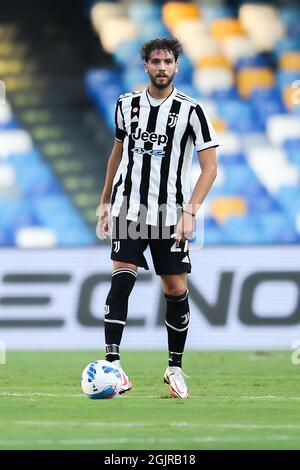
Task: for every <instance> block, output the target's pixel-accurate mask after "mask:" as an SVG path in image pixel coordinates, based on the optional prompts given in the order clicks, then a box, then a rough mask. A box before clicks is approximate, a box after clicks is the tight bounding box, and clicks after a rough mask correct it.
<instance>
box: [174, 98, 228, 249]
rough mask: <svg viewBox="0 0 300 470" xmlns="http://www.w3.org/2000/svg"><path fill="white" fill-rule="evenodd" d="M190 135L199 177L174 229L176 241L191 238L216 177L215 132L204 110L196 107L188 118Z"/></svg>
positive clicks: (216, 139)
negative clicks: (200, 209) (197, 161)
mask: <svg viewBox="0 0 300 470" xmlns="http://www.w3.org/2000/svg"><path fill="white" fill-rule="evenodd" d="M189 124H190V130H191V135H192V138H193V141H194V144H195V147H196V149H197V153H198V158H199V163H200V167H201V175H200V176H199V178H198V181H197V183H196V185H195V187H194V190H193V192H192V195H191V197H190V200H189V202H188V204H187V205H186V206H185V207H184V208H183V211H184V212H183V214H182V217H181V218H180V220H179V221H178V224H177V227H176V241H177V244H178V243H179V241H180V239H182V238H188V237H189V236H193V233H194V231H195V216H196V213H197V211H198V209H199V207H200V205H201V204H202V203H203V201H204V199H205V197H206V195H207V193H208V191H209V190H210V188H211V186H212V184H213V182H214V180H215V178H216V176H217V156H216V147H218V146H219V142H218V138H217V136H216V133H215V130H214V128H213V126H212V123H211V122H210V120H209V118H208V116H207V114H206V113H205V111H204V109H203V108H202V107H201V106H200V105H197V106H196V107H195V108H194V110H193V112H192V113H191V117H190V121H189Z"/></svg>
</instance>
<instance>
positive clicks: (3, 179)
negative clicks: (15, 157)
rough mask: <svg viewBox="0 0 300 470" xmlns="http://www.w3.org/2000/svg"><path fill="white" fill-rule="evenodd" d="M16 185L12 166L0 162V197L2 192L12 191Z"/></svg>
mask: <svg viewBox="0 0 300 470" xmlns="http://www.w3.org/2000/svg"><path fill="white" fill-rule="evenodd" d="M15 187H16V173H15V170H14V168H13V166H11V165H8V164H0V197H1V196H2V194H3V193H4V192H5V193H9V192H10V191H13V190H14V188H15Z"/></svg>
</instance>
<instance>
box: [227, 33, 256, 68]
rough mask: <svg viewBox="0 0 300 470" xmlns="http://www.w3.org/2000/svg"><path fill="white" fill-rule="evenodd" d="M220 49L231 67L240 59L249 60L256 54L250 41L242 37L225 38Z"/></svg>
mask: <svg viewBox="0 0 300 470" xmlns="http://www.w3.org/2000/svg"><path fill="white" fill-rule="evenodd" d="M221 48H222V51H223V54H224V56H225V57H226V58H227V60H228V61H229V62H230V63H231V64H233V65H235V64H236V63H237V62H238V61H239V60H240V59H245V58H251V57H253V56H255V54H256V48H255V46H254V44H253V42H252V41H251V39H249V38H248V37H247V36H243V35H234V36H228V37H225V38H224V39H223V41H222V43H221Z"/></svg>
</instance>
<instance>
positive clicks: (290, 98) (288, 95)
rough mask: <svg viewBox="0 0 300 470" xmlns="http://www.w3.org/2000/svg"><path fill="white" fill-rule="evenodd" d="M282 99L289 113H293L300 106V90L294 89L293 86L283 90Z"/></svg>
mask: <svg viewBox="0 0 300 470" xmlns="http://www.w3.org/2000/svg"><path fill="white" fill-rule="evenodd" d="M282 99H283V102H284V105H285V107H286V108H287V109H288V110H289V111H293V110H294V109H295V108H296V106H299V105H300V88H299V87H298V88H293V87H292V86H291V85H289V86H287V87H285V88H284V89H283V90H282Z"/></svg>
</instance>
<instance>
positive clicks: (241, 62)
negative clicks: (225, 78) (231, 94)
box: [234, 54, 269, 71]
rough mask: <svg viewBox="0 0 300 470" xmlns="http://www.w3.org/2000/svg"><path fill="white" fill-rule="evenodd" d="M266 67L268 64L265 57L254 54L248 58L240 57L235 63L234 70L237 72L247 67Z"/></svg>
mask: <svg viewBox="0 0 300 470" xmlns="http://www.w3.org/2000/svg"><path fill="white" fill-rule="evenodd" d="M268 65H269V63H268V60H267V58H266V56H264V55H262V54H256V55H254V56H250V57H241V58H240V59H238V60H237V62H236V63H235V65H234V68H235V70H236V71H239V70H241V69H243V68H247V67H266V66H268Z"/></svg>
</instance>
